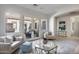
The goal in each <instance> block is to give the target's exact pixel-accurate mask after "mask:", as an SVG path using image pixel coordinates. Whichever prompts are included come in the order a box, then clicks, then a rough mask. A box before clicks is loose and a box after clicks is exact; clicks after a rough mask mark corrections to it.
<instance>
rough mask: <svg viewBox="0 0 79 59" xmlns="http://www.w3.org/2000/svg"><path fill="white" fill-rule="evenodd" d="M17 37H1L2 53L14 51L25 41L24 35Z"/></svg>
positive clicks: (0, 50) (0, 48)
mask: <svg viewBox="0 0 79 59" xmlns="http://www.w3.org/2000/svg"><path fill="white" fill-rule="evenodd" d="M15 37H16V39H15V41H13V38H11V37H6V36H3V37H0V53H2V54H3V53H5V54H8V53H13V52H14V51H15V50H16V49H18V48H19V47H20V45H21V44H22V43H23V42H24V40H23V37H22V36H15Z"/></svg>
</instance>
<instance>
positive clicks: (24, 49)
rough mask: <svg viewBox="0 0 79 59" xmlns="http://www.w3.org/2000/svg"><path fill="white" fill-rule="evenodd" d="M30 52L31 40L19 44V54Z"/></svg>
mask: <svg viewBox="0 0 79 59" xmlns="http://www.w3.org/2000/svg"><path fill="white" fill-rule="evenodd" d="M30 52H32V43H31V42H24V43H23V44H22V45H21V46H20V53H21V54H27V53H30Z"/></svg>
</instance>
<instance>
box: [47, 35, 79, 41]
mask: <svg viewBox="0 0 79 59" xmlns="http://www.w3.org/2000/svg"><path fill="white" fill-rule="evenodd" d="M47 39H49V40H58V39H78V40H79V37H76V36H69V37H68V36H52V35H49V36H47Z"/></svg>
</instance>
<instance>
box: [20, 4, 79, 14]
mask: <svg viewBox="0 0 79 59" xmlns="http://www.w3.org/2000/svg"><path fill="white" fill-rule="evenodd" d="M19 6H21V7H24V8H28V9H31V10H35V11H38V12H40V13H44V14H47V15H51V14H55V13H57V12H62V10H66V11H67V10H72V9H74V8H76V7H79V4H37V6H34V5H33V4H19Z"/></svg>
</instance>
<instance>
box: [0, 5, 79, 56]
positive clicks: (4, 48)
mask: <svg viewBox="0 0 79 59" xmlns="http://www.w3.org/2000/svg"><path fill="white" fill-rule="evenodd" d="M51 7H52V8H51ZM78 7H79V5H78V4H77V5H74V4H71V5H69V4H62V5H61V4H1V5H0V53H2V54H8V53H9V54H13V53H14V54H43V53H46V54H52V53H51V52H52V51H51V49H52V50H54V51H53V53H54V54H74V53H79V51H78V49H79V46H78V44H79V40H78V39H79V28H78V25H79V21H78V18H79V11H78V10H79V8H78ZM58 9H59V10H58ZM46 32H48V36H47V38H46V39H49V40H48V41H49V42H50V43H53V45H52V48H51V49H46V48H38V47H37V45H42V42H41V41H42V40H43V38H44V37H43V36H44V34H45V33H46ZM45 42H46V41H45ZM50 43H49V44H50ZM28 46H29V47H28ZM41 51H42V52H41ZM45 51H46V52H45Z"/></svg>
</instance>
